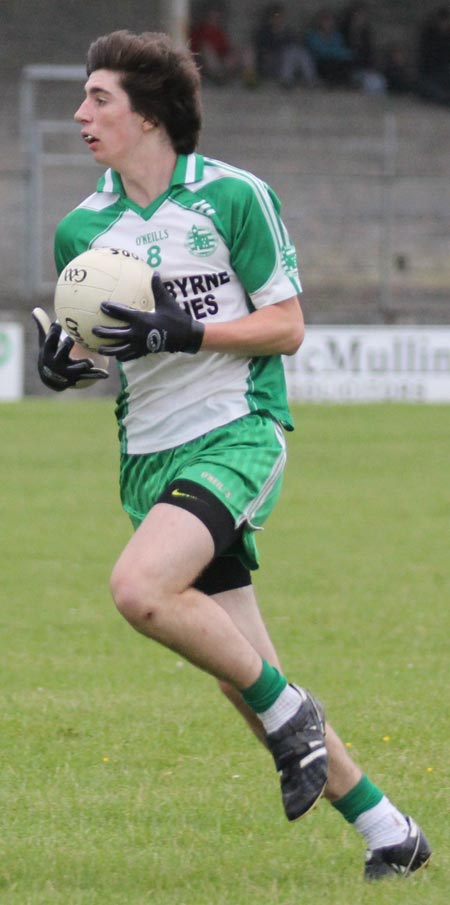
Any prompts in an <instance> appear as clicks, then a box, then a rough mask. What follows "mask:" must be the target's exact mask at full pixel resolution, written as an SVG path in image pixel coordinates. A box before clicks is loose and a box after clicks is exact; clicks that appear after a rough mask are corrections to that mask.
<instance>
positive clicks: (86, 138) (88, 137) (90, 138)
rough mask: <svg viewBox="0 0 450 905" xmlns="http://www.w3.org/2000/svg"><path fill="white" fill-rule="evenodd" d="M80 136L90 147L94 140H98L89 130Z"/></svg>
mask: <svg viewBox="0 0 450 905" xmlns="http://www.w3.org/2000/svg"><path fill="white" fill-rule="evenodd" d="M82 138H83V141H85V142H86V144H87V145H89V147H92V146H93V145H94V144H95V143H96V142H98V138H96V137H95V135H91V133H90V132H87V133H84V134H83V136H82Z"/></svg>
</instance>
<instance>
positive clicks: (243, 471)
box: [120, 412, 286, 569]
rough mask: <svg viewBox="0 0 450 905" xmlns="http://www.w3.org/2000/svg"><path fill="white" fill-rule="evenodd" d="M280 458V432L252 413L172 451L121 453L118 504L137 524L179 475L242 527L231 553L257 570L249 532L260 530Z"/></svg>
mask: <svg viewBox="0 0 450 905" xmlns="http://www.w3.org/2000/svg"><path fill="white" fill-rule="evenodd" d="M285 462H286V446H285V440H284V435H283V431H282V429H281V427H280V425H279V424H278V422H276V421H274V420H273V419H272V418H271V417H270V416H265V415H262V414H261V413H258V412H255V413H252V414H249V415H245V416H244V417H243V418H239V419H238V420H237V421H232V422H231V423H230V424H226V425H225V426H224V427H219V428H216V430H213V431H210V432H209V433H208V434H206V435H205V436H204V437H197V438H196V439H195V440H191V441H189V442H188V443H184V444H182V445H181V446H177V447H175V448H174V449H170V450H163V451H162V452H157V453H151V454H148V455H138V456H132V455H128V454H123V455H122V457H121V466H120V488H121V499H122V505H123V507H124V509H125V511H126V512H127V513H128V514H129V516H130V518H131V520H132V522H133V525H134V527H135V528H136V527H138V525H139V524H140V522H141V521H142V520H143V519H144V518H145V516H146V515H147V513H148V512H149V510H150V509H151V508H152V506H153V505H154V504H155V503H156V501H157V500H158V498H159V497H160V496H161V494H162V492H163V490H165V489H166V487H167V486H168V485H169V484H171V483H172V482H173V481H175V480H177V479H178V480H179V479H181V478H184V479H186V480H189V481H195V482H196V483H197V484H201V485H202V486H203V487H206V488H207V489H208V490H210V491H211V492H212V493H214V494H215V496H217V497H218V499H219V500H220V501H221V502H222V503H223V504H224V505H225V506H226V507H227V509H228V510H229V511H230V512H231V514H232V516H233V518H234V520H235V524H236V527H237V528H239V527H240V526H241V525H242V526H243V534H242V539H241V541H239V542H238V545H234V547H233V550H232V551H231V550H230V551H229V552H233V554H234V555H238V556H239V557H240V559H241V560H242V562H243V563H244V565H245V566H246V568H248V569H257V568H258V565H259V562H258V552H257V549H256V543H255V531H257V530H258V529H260V528H262V526H263V524H264V522H265V520H266V519H267V517H268V515H269V514H270V512H271V511H272V509H273V507H274V505H275V503H276V501H277V499H278V497H279V495H280V491H281V485H282V478H283V471H284V466H285Z"/></svg>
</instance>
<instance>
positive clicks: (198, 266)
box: [55, 154, 301, 454]
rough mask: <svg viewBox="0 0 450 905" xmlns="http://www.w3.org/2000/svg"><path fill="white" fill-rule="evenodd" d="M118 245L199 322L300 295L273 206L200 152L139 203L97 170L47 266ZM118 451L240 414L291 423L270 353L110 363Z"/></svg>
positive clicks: (290, 250)
mask: <svg viewBox="0 0 450 905" xmlns="http://www.w3.org/2000/svg"><path fill="white" fill-rule="evenodd" d="M105 246H107V247H113V248H123V249H128V250H129V251H130V252H133V254H138V255H139V256H140V257H141V258H143V260H145V261H147V262H148V264H150V266H151V267H153V268H154V269H157V270H158V271H159V273H160V275H161V278H162V280H163V282H164V284H165V286H166V288H167V289H168V290H169V291H170V292H171V293H172V294H173V296H174V298H175V299H176V301H177V302H178V303H179V304H180V305H181V306H183V307H184V308H185V309H186V310H187V311H188V312H189V314H191V315H192V317H194V318H196V319H197V320H199V321H203V322H205V323H207V322H208V321H210V322H216V323H219V322H222V323H223V322H226V321H231V320H235V319H236V318H239V317H242V316H244V315H246V314H248V313H249V312H251V311H253V310H255V309H257V308H262V307H264V306H266V305H273V304H275V303H276V302H280V301H283V300H284V299H287V298H290V297H291V296H293V295H295V294H296V293H298V292H300V291H301V288H300V283H299V277H298V272H297V263H296V255H295V249H294V247H293V245H292V243H291V242H290V240H289V236H288V234H287V231H286V228H285V226H284V225H283V222H282V220H281V219H280V202H279V200H278V198H277V197H276V195H275V194H274V192H273V191H272V190H271V189H270V188H269V187H268V186H267V185H266V184H265V183H264V182H262V181H261V180H260V179H257V178H256V177H255V176H253V175H251V174H250V173H247V172H245V171H244V170H240V169H237V168H235V167H233V166H229V165H228V164H225V163H222V162H220V161H217V160H212V159H209V158H207V157H203V156H201V155H200V154H190V155H187V156H185V155H180V156H179V157H178V160H177V164H176V168H175V171H174V174H173V177H172V181H171V184H170V186H169V188H168V189H167V191H166V192H164V194H162V195H161V196H160V197H159V198H157V199H156V200H155V201H154V202H153V203H152V204H150V205H149V206H148V207H146V208H141V207H139V205H137V204H135V203H134V202H133V201H130V199H129V198H127V196H126V194H125V191H124V188H123V185H122V182H121V179H120V176H119V175H118V173H116V172H114V171H112V170H108V171H107V172H106V173H105V174H104V175H103V176H102V177H101V179H100V180H99V182H98V185H97V191H96V192H95V193H94V194H93V195H90V197H89V198H87V199H86V200H85V201H83V202H82V204H81V205H80V206H79V207H77V208H76V209H75V210H73V211H71V212H70V213H69V214H68V215H67V216H66V217H65V218H64V219H63V220H62V221H61V222H60V223H59V225H58V228H57V230H56V237H55V260H56V266H57V270H58V273H60V272H61V271H62V269H63V268H64V267H65V266H66V265H67V264H68V263H69V261H71V260H72V258H74V257H75V256H76V255H79V254H81V252H83V251H85V250H86V249H88V248H93V247H105ZM119 367H120V371H121V386H122V389H121V392H120V393H119V396H118V400H117V409H116V412H117V418H118V422H119V434H120V440H121V448H122V451H123V452H126V453H130V454H142V453H150V452H155V451H159V450H163V449H170V448H172V447H174V446H178V445H179V444H181V443H184V442H186V441H188V440H192V439H194V438H195V437H198V436H201V435H202V434H205V433H206V432H207V431H209V430H212V429H214V428H216V427H220V426H221V425H224V424H227V423H229V422H230V421H234V420H235V419H236V418H240V417H241V416H242V415H245V414H248V413H249V412H254V411H261V412H268V413H270V414H271V415H272V416H273V417H274V418H276V419H278V420H279V421H280V422H281V423H282V424H283V425H284V426H285V427H286V428H287V429H292V421H291V417H290V414H289V409H288V404H287V398H286V385H285V379H284V370H283V364H282V360H281V356H278V355H276V356H270V357H256V358H249V357H243V356H242V355H240V356H239V355H235V354H230V353H219V352H209V351H205V352H202V351H200V352H198V353H197V354H196V355H189V354H186V353H183V352H179V353H172V354H171V353H166V352H165V353H159V354H156V355H151V354H150V355H147V356H145V357H143V358H139V359H137V360H136V361H132V362H128V363H125V364H123V365H122V364H119Z"/></svg>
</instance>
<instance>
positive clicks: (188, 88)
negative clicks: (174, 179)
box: [86, 30, 202, 154]
mask: <svg viewBox="0 0 450 905" xmlns="http://www.w3.org/2000/svg"><path fill="white" fill-rule="evenodd" d="M97 69H111V70H113V71H114V72H117V73H119V75H120V84H121V86H122V88H123V89H124V91H126V93H127V94H128V97H129V99H130V105H131V109H132V110H134V112H135V113H140V114H141V116H144V117H145V118H146V119H148V120H152V121H154V122H160V123H162V124H163V125H164V127H165V129H166V131H167V133H168V135H169V138H170V140H171V142H172V146H173V148H174V150H175V151H177V153H178V154H190V153H191V152H192V151H194V149H195V148H196V146H197V142H198V139H199V135H200V129H201V123H202V115H201V102H200V74H199V71H198V68H197V66H196V64H195V61H194V58H193V56H192V54H191V53H190V52H189V51H188V50H186V49H184V48H178V47H175V46H174V44H173V42H172V40H171V39H170V38H169V36H168V35H165V34H160V33H159V32H150V31H147V32H143V33H142V34H140V35H135V34H132V33H131V32H129V31H125V30H122V31H113V32H111V33H110V34H108V35H103V36H102V37H100V38H97V40H96V41H94V42H93V43H92V44H91V46H90V47H89V50H88V54H87V60H86V71H87V74H88V76H90V75H91V73H92V72H95V70H97Z"/></svg>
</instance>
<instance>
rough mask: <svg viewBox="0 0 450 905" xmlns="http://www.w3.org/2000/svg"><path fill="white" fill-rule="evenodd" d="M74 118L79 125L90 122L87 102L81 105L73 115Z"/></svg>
mask: <svg viewBox="0 0 450 905" xmlns="http://www.w3.org/2000/svg"><path fill="white" fill-rule="evenodd" d="M73 118H74V120H75V122H77V123H84V122H88V121H89V111H88V106H87V102H86V101H83V103H82V104H80V106H79V107H78V110H76V111H75V113H74V114H73Z"/></svg>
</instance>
